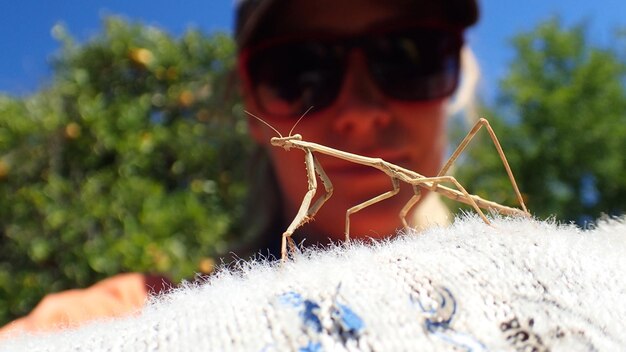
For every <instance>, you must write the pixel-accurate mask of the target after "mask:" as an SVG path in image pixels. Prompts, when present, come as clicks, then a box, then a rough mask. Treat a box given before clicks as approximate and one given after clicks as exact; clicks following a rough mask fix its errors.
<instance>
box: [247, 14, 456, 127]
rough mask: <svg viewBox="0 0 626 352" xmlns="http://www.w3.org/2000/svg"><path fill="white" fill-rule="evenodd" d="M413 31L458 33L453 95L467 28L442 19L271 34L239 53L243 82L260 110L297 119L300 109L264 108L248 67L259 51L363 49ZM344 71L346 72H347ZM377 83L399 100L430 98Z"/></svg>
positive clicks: (391, 97) (329, 105) (390, 97)
mask: <svg viewBox="0 0 626 352" xmlns="http://www.w3.org/2000/svg"><path fill="white" fill-rule="evenodd" d="M411 30H415V31H419V30H438V31H441V32H447V33H449V34H451V35H453V36H455V37H456V38H457V39H458V41H459V43H458V44H459V45H458V60H459V75H457V78H456V83H455V85H454V86H455V88H454V89H452V91H451V92H450V95H452V93H453V92H454V90H455V89H456V87H458V82H459V80H460V78H459V77H458V76H460V50H461V48H462V47H463V45H464V43H465V38H464V36H463V34H464V28H462V27H458V26H450V25H447V24H444V23H441V22H439V21H436V22H420V23H411V22H409V23H406V22H402V21H400V22H399V23H395V24H393V25H389V24H386V25H378V26H374V27H371V28H370V29H369V30H366V31H364V32H363V33H360V34H358V35H337V34H334V33H330V32H324V31H320V32H310V33H304V34H287V35H284V36H277V37H272V38H271V39H267V40H262V41H260V42H259V43H257V44H255V45H251V46H248V47H244V48H242V49H241V50H240V52H239V54H238V62H237V68H238V71H239V76H240V77H241V79H242V81H243V87H244V89H245V90H246V91H247V92H250V93H251V96H252V98H253V99H254V101H255V103H256V105H257V106H258V107H259V108H260V109H261V112H263V113H266V114H268V115H272V116H281V117H283V118H288V119H291V118H297V117H299V116H300V114H301V112H294V113H293V114H288V115H284V116H283V115H278V114H275V113H271V112H269V111H265V109H266V108H265V105H264V104H263V102H262V101H261V98H260V97H259V96H258V92H257V91H256V88H255V83H254V82H253V79H252V77H251V73H250V68H249V67H250V66H249V65H250V62H252V60H253V59H254V57H255V55H256V54H258V53H260V52H263V51H264V50H267V49H269V48H278V47H281V46H284V45H290V44H295V43H298V42H319V43H339V44H340V45H342V46H344V47H348V48H350V49H353V48H355V47H358V48H360V49H362V48H363V44H362V43H367V42H368V41H369V40H371V38H373V37H376V36H380V35H385V34H393V33H402V32H407V31H411ZM368 66H369V63H368ZM343 74H344V75H345V72H344V73H343ZM368 74H370V75H372V72H371V71H370V70H368ZM344 78H345V77H342V81H343V79H344ZM374 82H375V84H376V85H377V86H378V87H379V88H380V89H381V91H382V92H383V94H385V96H386V97H387V98H388V99H390V100H399V101H407V100H408V101H426V100H428V99H414V100H413V99H399V98H394V97H393V96H390V95H389V94H387V92H386V91H385V89H383V88H382V87H381V84H380V83H379V82H377V80H376V79H374ZM339 89H341V88H339ZM336 98H337V97H335V98H334V100H336ZM332 105H333V103H331V104H328V105H326V106H323V107H317V108H318V109H316V110H317V111H318V112H319V111H320V110H324V109H327V108H329V107H331V106H332Z"/></svg>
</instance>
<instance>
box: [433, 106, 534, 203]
mask: <svg viewBox="0 0 626 352" xmlns="http://www.w3.org/2000/svg"><path fill="white" fill-rule="evenodd" d="M483 126H484V127H485V128H486V129H487V132H488V133H489V137H491V140H492V142H493V144H494V146H495V147H496V150H497V151H498V155H499V156H500V160H502V164H503V165H504V168H505V169H506V173H507V175H508V176H509V180H510V182H511V185H512V186H513V191H514V192H515V196H516V197H517V201H518V202H519V204H520V206H521V207H522V210H523V211H524V213H526V214H527V215H530V214H529V213H528V210H527V209H526V204H524V199H523V198H522V194H521V193H520V191H519V188H518V187H517V182H515V177H513V171H511V167H510V166H509V162H508V161H507V160H506V155H504V151H503V150H502V146H501V145H500V142H499V141H498V137H497V136H496V133H495V132H494V131H493V128H491V125H490V124H489V121H487V120H486V119H483V118H481V119H479V120H478V122H476V124H475V125H474V127H473V128H472V129H471V130H470V131H469V133H468V134H467V136H465V138H464V139H463V141H462V142H461V144H459V146H458V147H457V148H456V150H455V151H454V153H452V156H450V159H448V161H447V162H446V164H445V165H444V166H443V167H442V168H441V170H440V171H439V173H438V174H437V176H443V175H445V174H446V172H448V169H450V167H451V166H452V164H453V163H454V162H455V161H456V159H457V158H458V157H459V155H461V153H462V152H463V150H465V148H466V147H467V145H468V144H469V142H470V141H471V140H472V139H473V138H474V136H475V135H476V133H478V131H479V130H480V129H481V128H482V127H483Z"/></svg>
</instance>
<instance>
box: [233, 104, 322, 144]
mask: <svg viewBox="0 0 626 352" xmlns="http://www.w3.org/2000/svg"><path fill="white" fill-rule="evenodd" d="M311 109H313V107H312V106H311V107H310V108H309V109H308V110H307V111H305V112H304V114H302V116H300V118H299V119H298V121H296V123H295V124H294V125H293V127H291V130H290V131H289V135H288V136H287V137H283V135H282V134H280V132H278V130H277V129H275V128H274V127H272V125H270V124H269V123H267V122H265V121H264V120H263V119H262V118H260V117H258V116H256V115H254V114H253V113H251V112H249V111H246V110H244V111H245V113H246V114H248V115H250V116H252V117H254V118H255V119H257V120H259V121H260V122H262V123H263V124H265V125H266V126H267V127H269V128H271V129H272V130H274V132H276V134H278V137H272V139H270V143H271V144H272V145H273V146H275V147H281V148H284V149H285V150H289V149H291V148H294V147H297V145H295V144H294V143H293V141H301V140H302V135H300V134H298V133H296V134H293V135H292V134H291V133H292V132H293V130H294V129H295V128H296V126H297V125H298V123H299V122H300V120H302V118H303V117H304V115H306V114H307V113H308V112H309V111H311Z"/></svg>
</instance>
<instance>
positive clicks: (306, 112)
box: [244, 106, 313, 138]
mask: <svg viewBox="0 0 626 352" xmlns="http://www.w3.org/2000/svg"><path fill="white" fill-rule="evenodd" d="M311 109H313V107H312V106H311V107H310V108H308V109H307V110H306V111H305V112H304V114H302V116H300V118H299V119H298V121H296V123H294V124H293V127H291V130H289V135H288V137H291V133H292V132H293V130H294V129H295V128H296V126H297V125H298V123H299V122H300V120H302V118H303V117H304V116H306V114H308V113H309V111H311ZM244 112H245V113H246V114H248V115H250V116H252V117H254V118H255V119H257V120H259V121H261V122H262V123H263V124H264V125H265V126H267V127H269V128H271V129H272V130H273V131H274V132H276V134H278V136H279V137H280V138H283V135H282V134H280V132H278V130H277V129H275V128H274V127H273V126H272V125H270V124H269V123H267V122H265V120H263V119H262V118H260V117H258V116H256V115H255V114H253V113H251V112H250V111H248V110H244Z"/></svg>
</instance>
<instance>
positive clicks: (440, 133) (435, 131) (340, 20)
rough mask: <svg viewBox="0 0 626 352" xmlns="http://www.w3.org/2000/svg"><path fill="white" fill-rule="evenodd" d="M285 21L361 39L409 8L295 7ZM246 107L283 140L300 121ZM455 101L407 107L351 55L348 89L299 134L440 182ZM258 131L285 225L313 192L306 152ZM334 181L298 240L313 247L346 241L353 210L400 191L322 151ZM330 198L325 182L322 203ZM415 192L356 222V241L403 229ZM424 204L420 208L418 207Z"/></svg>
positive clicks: (359, 56)
mask: <svg viewBox="0 0 626 352" xmlns="http://www.w3.org/2000/svg"><path fill="white" fill-rule="evenodd" d="M288 3H289V4H288V5H286V6H289V8H288V9H286V13H288V14H289V15H288V16H281V17H280V18H281V23H280V24H278V26H279V28H283V27H284V28H285V31H287V32H288V33H299V32H302V33H308V32H319V31H320V30H322V31H325V32H332V33H334V34H337V35H342V36H343V35H346V36H350V35H360V34H363V33H364V32H366V30H367V29H368V28H371V27H372V26H375V25H376V24H378V23H388V22H389V21H392V20H393V19H394V18H399V17H405V16H406V10H405V9H402V8H398V5H393V2H388V1H358V0H353V1H338V2H337V1H333V0H316V1H290V2H288ZM244 97H245V104H246V108H247V109H248V110H249V111H251V112H252V113H254V114H255V115H257V116H260V117H261V118H263V119H264V120H265V121H267V122H268V123H270V124H271V125H272V126H274V127H275V128H276V129H277V130H278V131H280V132H281V133H282V134H283V135H286V134H287V133H288V131H289V130H291V128H292V126H293V124H294V122H295V120H293V119H284V118H277V117H273V116H268V115H267V114H263V113H262V112H261V109H259V106H258V105H257V103H256V102H255V100H254V99H252V98H251V96H250V94H246V92H244ZM446 101H447V99H437V100H430V101H420V102H401V101H398V100H393V99H390V98H387V97H386V96H385V95H384V94H383V93H382V92H381V91H380V89H379V88H378V86H377V85H376V84H375V83H374V82H373V81H372V78H371V77H370V75H369V73H368V70H367V67H366V62H365V58H364V55H363V53H362V51H360V50H352V51H351V52H350V54H349V61H348V69H347V73H346V75H345V77H344V81H343V84H342V88H341V91H340V93H339V95H338V97H337V99H336V100H335V101H334V103H333V104H332V105H331V106H329V107H327V108H324V109H320V110H319V111H316V110H315V108H313V111H311V112H310V113H309V114H308V115H307V116H305V117H304V118H303V119H302V120H301V121H300V123H299V124H298V125H297V127H296V129H295V131H294V133H299V134H301V135H302V137H303V139H304V140H306V141H310V142H315V143H318V144H322V145H325V146H328V147H332V148H335V149H339V150H343V151H348V152H351V153H355V154H360V155H364V156H370V157H380V158H382V159H384V160H386V161H388V162H391V163H393V164H396V165H399V166H402V167H404V168H407V169H411V170H413V171H416V172H418V173H420V174H422V175H426V176H434V175H436V174H437V172H438V171H439V168H440V165H441V163H442V157H443V155H444V151H445V144H446V143H445V106H446ZM250 127H251V131H252V134H253V136H254V138H255V140H256V142H257V143H259V144H260V145H261V146H263V147H265V148H267V150H268V152H269V155H270V157H271V159H272V163H273V165H274V169H275V171H276V175H277V178H278V183H279V185H280V187H281V190H282V200H283V204H284V211H285V214H284V216H285V219H286V220H287V221H291V220H292V219H293V217H294V216H295V214H296V213H297V211H298V208H299V207H300V204H301V202H302V199H303V196H304V194H305V193H306V191H307V184H308V182H307V177H306V169H305V164H304V153H303V152H302V151H301V150H297V149H292V150H290V151H286V150H284V149H282V148H276V147H272V146H271V145H270V143H269V141H270V138H271V137H274V136H275V133H274V132H273V131H272V130H270V129H269V128H267V127H266V126H264V125H262V124H260V123H259V122H258V121H256V120H254V119H251V120H250ZM315 156H316V157H317V158H318V160H319V162H320V164H321V165H322V167H323V168H324V170H325V171H326V173H327V175H328V177H329V178H330V180H331V182H332V184H333V188H334V192H333V195H332V197H331V198H330V199H329V200H328V201H327V202H326V203H325V205H324V206H323V207H322V208H321V209H320V210H319V212H318V213H317V215H316V216H315V218H314V221H312V222H310V223H308V224H307V225H305V226H303V227H302V228H301V229H300V230H299V231H297V234H301V235H302V236H303V237H307V238H308V241H311V240H312V239H313V238H312V237H315V238H314V240H316V241H322V242H323V241H324V240H325V239H327V238H333V239H342V238H343V237H344V227H345V216H346V210H347V209H348V208H350V207H352V206H355V205H357V204H359V203H362V202H364V201H367V200H369V199H371V198H373V197H375V196H377V195H380V194H382V193H384V192H387V191H389V190H391V189H392V183H391V180H390V178H389V177H388V176H386V175H385V174H384V173H382V172H380V171H378V170H376V169H374V168H371V167H366V166H360V165H357V164H354V163H350V162H347V161H343V160H340V159H337V158H334V157H332V156H328V155H324V154H322V153H315ZM323 193H324V187H323V185H322V183H321V182H319V181H318V188H317V194H316V197H315V198H317V197H319V196H321V195H322V194H323ZM412 194H413V191H412V188H411V187H410V186H408V185H401V190H400V193H399V194H398V195H396V196H394V197H392V198H390V199H387V200H384V201H382V202H379V203H377V204H374V205H372V206H370V207H367V208H365V209H363V210H362V211H360V212H357V213H356V214H354V215H352V216H351V218H350V221H351V226H350V234H351V237H352V238H359V237H374V238H379V237H384V236H388V235H390V234H394V233H395V231H396V230H397V229H398V228H400V227H401V222H400V220H399V217H398V214H399V212H400V209H401V208H402V206H403V205H404V204H405V203H406V202H407V201H408V199H409V198H410V197H411V195H412ZM417 206H419V204H418V205H417Z"/></svg>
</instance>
